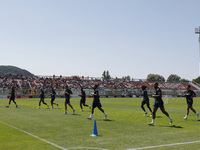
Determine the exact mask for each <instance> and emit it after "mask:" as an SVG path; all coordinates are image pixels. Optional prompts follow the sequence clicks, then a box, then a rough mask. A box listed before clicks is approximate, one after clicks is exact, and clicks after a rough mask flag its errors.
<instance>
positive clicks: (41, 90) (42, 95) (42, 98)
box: [38, 87, 49, 109]
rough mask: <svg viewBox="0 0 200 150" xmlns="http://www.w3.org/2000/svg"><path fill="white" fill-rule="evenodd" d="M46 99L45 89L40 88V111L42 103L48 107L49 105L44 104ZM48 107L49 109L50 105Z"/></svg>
mask: <svg viewBox="0 0 200 150" xmlns="http://www.w3.org/2000/svg"><path fill="white" fill-rule="evenodd" d="M44 98H45V96H44V89H43V88H42V87H41V88H40V101H39V107H38V109H40V106H41V102H42V103H43V104H45V105H47V103H45V102H44ZM47 107H49V105H47Z"/></svg>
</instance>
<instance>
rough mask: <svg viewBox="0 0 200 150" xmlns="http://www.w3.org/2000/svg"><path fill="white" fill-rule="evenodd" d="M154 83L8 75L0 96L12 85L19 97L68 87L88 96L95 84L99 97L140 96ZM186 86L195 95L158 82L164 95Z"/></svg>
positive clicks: (0, 79) (0, 84)
mask: <svg viewBox="0 0 200 150" xmlns="http://www.w3.org/2000/svg"><path fill="white" fill-rule="evenodd" d="M154 83H155V82H146V81H142V80H139V81H134V80H132V81H128V80H123V79H110V80H108V81H102V80H101V78H91V77H86V78H85V77H78V76H71V77H62V76H46V77H45V76H34V77H26V76H23V75H10V76H8V77H4V78H3V77H0V90H1V91H3V92H0V95H2V94H5V91H8V90H7V89H9V87H10V85H11V84H14V85H15V87H16V89H17V91H18V94H19V95H28V96H37V95H38V93H39V92H38V91H39V88H40V87H44V88H45V89H46V93H48V92H49V91H50V88H51V87H52V86H54V87H56V88H57V91H58V92H57V93H59V95H62V94H63V91H64V87H65V86H66V85H68V86H69V87H70V88H71V89H72V90H73V91H75V94H77V95H78V94H79V92H80V90H79V89H80V86H82V87H83V88H84V89H87V91H88V92H87V94H88V95H89V94H90V93H91V92H93V90H92V89H93V87H94V85H95V84H99V88H100V91H101V95H104V96H113V95H114V96H121V95H129V96H133V95H136V96H140V94H141V90H140V89H141V86H142V85H145V86H147V88H148V89H149V93H150V94H152V92H153V85H154ZM187 85H190V86H191V89H193V90H195V91H196V92H197V93H198V92H199V90H198V89H197V88H195V87H194V86H192V85H191V84H190V83H169V82H159V87H160V88H161V89H162V90H163V91H164V94H166V95H173V96H177V95H181V94H182V93H183V91H184V90H185V89H186V87H187Z"/></svg>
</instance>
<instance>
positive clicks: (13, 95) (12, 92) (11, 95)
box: [10, 87, 15, 100]
mask: <svg viewBox="0 0 200 150" xmlns="http://www.w3.org/2000/svg"><path fill="white" fill-rule="evenodd" d="M10 99H11V100H15V88H14V87H12V89H11V92H10Z"/></svg>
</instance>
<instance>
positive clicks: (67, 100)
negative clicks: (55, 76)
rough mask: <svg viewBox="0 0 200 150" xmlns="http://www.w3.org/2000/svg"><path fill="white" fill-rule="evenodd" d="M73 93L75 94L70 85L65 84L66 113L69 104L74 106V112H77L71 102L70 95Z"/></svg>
mask: <svg viewBox="0 0 200 150" xmlns="http://www.w3.org/2000/svg"><path fill="white" fill-rule="evenodd" d="M71 94H73V93H72V91H71V89H70V88H69V87H68V85H66V86H65V113H64V114H67V105H69V106H70V107H71V108H72V110H73V114H74V113H75V109H74V108H73V106H72V105H71V104H70V95H71Z"/></svg>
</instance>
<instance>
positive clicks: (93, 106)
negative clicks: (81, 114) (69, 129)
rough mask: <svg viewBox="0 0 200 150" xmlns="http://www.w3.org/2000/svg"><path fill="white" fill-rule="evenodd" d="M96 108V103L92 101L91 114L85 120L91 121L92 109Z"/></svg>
mask: <svg viewBox="0 0 200 150" xmlns="http://www.w3.org/2000/svg"><path fill="white" fill-rule="evenodd" d="M96 107H97V103H96V102H94V101H93V103H92V110H91V114H90V116H89V117H87V119H92V116H93V114H94V109H95V108H96Z"/></svg>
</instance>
